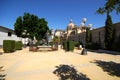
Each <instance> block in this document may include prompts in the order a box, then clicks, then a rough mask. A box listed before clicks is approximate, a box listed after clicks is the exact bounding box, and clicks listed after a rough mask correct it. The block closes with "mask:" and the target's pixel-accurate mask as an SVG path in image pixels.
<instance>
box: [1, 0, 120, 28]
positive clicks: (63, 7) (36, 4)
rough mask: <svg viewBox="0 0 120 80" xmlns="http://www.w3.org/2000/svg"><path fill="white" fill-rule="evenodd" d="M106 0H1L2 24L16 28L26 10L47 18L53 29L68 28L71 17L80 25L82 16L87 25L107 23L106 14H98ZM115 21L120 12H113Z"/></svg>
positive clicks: (119, 16) (119, 18)
mask: <svg viewBox="0 0 120 80" xmlns="http://www.w3.org/2000/svg"><path fill="white" fill-rule="evenodd" d="M105 1H106V0H0V25H1V26H4V27H8V28H11V29H14V23H15V21H16V18H17V17H18V16H23V14H24V13H25V12H29V13H30V14H34V15H37V16H38V17H39V18H45V19H46V21H48V26H49V28H50V29H51V28H52V29H54V30H55V29H66V27H67V25H68V23H69V21H70V19H72V20H73V23H75V24H76V25H78V26H79V25H80V24H81V21H82V18H87V21H86V25H88V24H92V25H93V28H98V27H102V26H104V24H105V19H106V15H98V14H96V10H97V9H98V8H99V7H101V6H103V5H104V3H105ZM111 16H112V20H113V23H117V22H120V14H119V15H116V13H115V12H113V13H111Z"/></svg>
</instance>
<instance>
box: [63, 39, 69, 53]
mask: <svg viewBox="0 0 120 80" xmlns="http://www.w3.org/2000/svg"><path fill="white" fill-rule="evenodd" d="M63 49H64V50H65V51H68V48H67V41H66V42H63Z"/></svg>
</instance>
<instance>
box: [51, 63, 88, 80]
mask: <svg viewBox="0 0 120 80" xmlns="http://www.w3.org/2000/svg"><path fill="white" fill-rule="evenodd" d="M56 68H57V69H56V70H55V71H54V72H53V73H54V74H56V75H57V76H58V77H59V79H60V80H90V79H89V78H87V77H86V75H84V74H82V73H78V72H77V70H76V69H75V68H74V67H73V66H69V65H59V66H56Z"/></svg>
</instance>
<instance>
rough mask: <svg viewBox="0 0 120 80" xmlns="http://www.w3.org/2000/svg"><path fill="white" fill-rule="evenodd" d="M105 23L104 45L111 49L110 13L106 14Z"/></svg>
mask: <svg viewBox="0 0 120 80" xmlns="http://www.w3.org/2000/svg"><path fill="white" fill-rule="evenodd" d="M105 25H106V26H105V46H106V48H107V49H108V50H111V49H112V44H113V24H112V19H111V16H110V15H107V20H106V22H105Z"/></svg>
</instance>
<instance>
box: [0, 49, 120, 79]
mask: <svg viewBox="0 0 120 80" xmlns="http://www.w3.org/2000/svg"><path fill="white" fill-rule="evenodd" d="M80 52H81V50H74V51H73V52H65V51H64V50H62V49H60V50H58V51H48V52H47V51H42V52H30V51H29V48H25V49H23V50H20V51H16V52H14V53H4V54H2V55H0V66H3V70H4V71H1V72H0V74H6V76H5V79H6V80H59V77H58V76H57V75H56V74H54V71H55V70H56V69H57V68H56V66H60V65H69V66H74V68H75V69H76V70H77V71H78V73H82V74H84V75H86V76H87V77H88V78H89V79H90V80H120V55H111V54H106V53H96V52H89V51H88V55H80Z"/></svg>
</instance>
